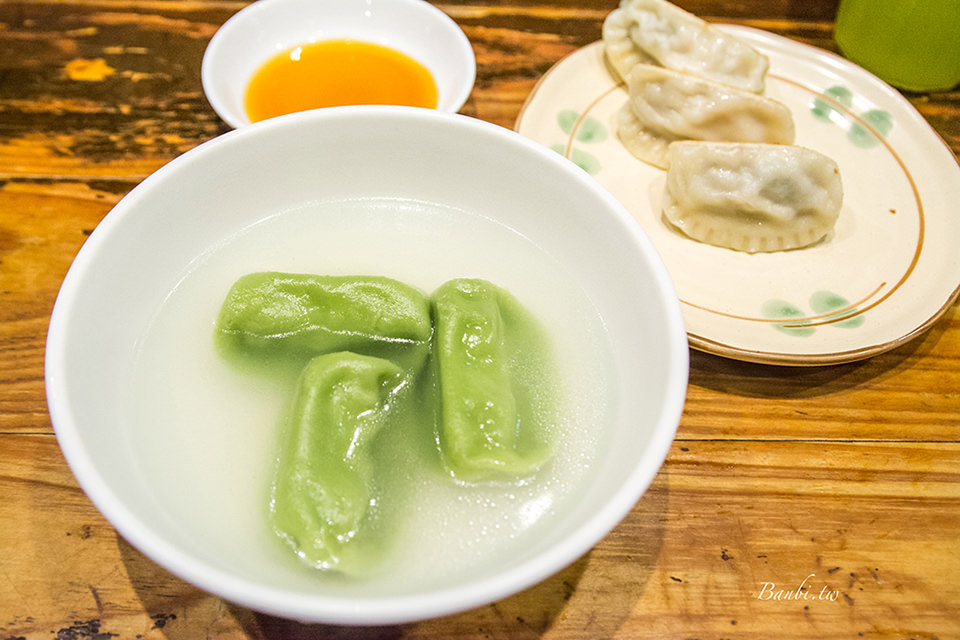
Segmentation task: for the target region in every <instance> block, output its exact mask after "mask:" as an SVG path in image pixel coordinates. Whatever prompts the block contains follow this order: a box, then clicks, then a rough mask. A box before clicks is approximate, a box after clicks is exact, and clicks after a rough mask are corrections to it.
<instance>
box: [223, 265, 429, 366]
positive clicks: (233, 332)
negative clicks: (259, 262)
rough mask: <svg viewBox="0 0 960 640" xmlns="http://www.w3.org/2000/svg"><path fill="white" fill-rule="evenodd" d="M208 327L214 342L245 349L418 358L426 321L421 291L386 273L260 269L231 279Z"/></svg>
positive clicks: (426, 303) (426, 339)
mask: <svg viewBox="0 0 960 640" xmlns="http://www.w3.org/2000/svg"><path fill="white" fill-rule="evenodd" d="M216 332H217V339H218V342H219V343H220V345H221V347H227V348H232V349H233V350H234V351H240V352H245V353H260V354H267V355H276V354H281V355H289V354H298V355H306V356H309V355H316V354H320V353H330V352H333V351H342V350H349V351H355V352H361V353H365V354H368V355H377V356H381V355H383V356H385V357H387V356H391V355H394V354H396V353H398V352H401V351H409V350H410V349H409V348H410V347H414V348H415V349H414V350H416V351H418V352H421V353H422V354H423V355H424V356H425V355H426V350H427V348H428V345H429V341H430V336H431V332H432V325H431V322H430V302H429V299H428V298H427V296H426V295H424V294H423V293H422V292H421V291H419V290H417V289H415V288H414V287H411V286H409V285H406V284H404V283H402V282H398V281H396V280H392V279H390V278H384V277H377V276H316V275H303V274H291V273H279V272H261V273H251V274H248V275H245V276H243V277H241V278H240V279H238V280H237V281H236V283H234V285H233V287H232V288H231V289H230V291H229V293H228V294H227V297H226V299H225V300H224V302H223V305H222V306H221V308H220V314H219V317H218V318H217V327H216Z"/></svg>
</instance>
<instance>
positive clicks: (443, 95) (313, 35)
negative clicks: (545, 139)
mask: <svg viewBox="0 0 960 640" xmlns="http://www.w3.org/2000/svg"><path fill="white" fill-rule="evenodd" d="M339 38H349V39H354V40H362V41H365V42H372V43H374V44H379V45H382V46H385V47H390V48H392V49H394V50H397V51H400V52H402V53H405V54H407V55H408V56H410V57H412V58H413V59H414V60H417V61H418V62H420V63H421V64H422V65H424V66H425V67H426V68H427V69H428V70H429V71H430V72H431V74H432V75H433V78H434V81H435V82H436V83H437V94H438V95H437V109H438V110H440V111H451V112H455V111H458V110H459V109H460V107H462V106H463V103H464V102H466V100H467V98H468V97H469V95H470V91H471V90H472V89H473V83H474V80H475V79H476V60H475V58H474V54H473V47H472V46H471V45H470V41H469V40H468V39H467V37H466V35H464V33H463V31H462V30H461V29H460V27H459V26H457V23H456V22H454V21H453V20H452V19H451V18H450V17H449V16H448V15H447V14H445V13H443V12H442V11H441V10H440V9H438V8H436V7H435V6H433V5H432V4H430V3H429V2H427V1H426V0H259V1H258V2H254V3H253V4H251V5H248V6H247V7H245V8H244V9H241V10H240V11H239V12H237V13H236V14H235V15H233V16H232V17H230V19H228V20H227V21H226V22H225V23H223V25H222V26H221V27H220V28H219V29H218V30H217V32H216V33H215V34H214V35H213V38H211V39H210V43H209V44H208V45H207V49H206V52H205V53H204V56H203V64H202V67H201V79H202V82H203V90H204V92H205V93H206V96H207V100H208V101H209V102H210V105H211V106H212V107H213V109H214V110H215V111H216V112H217V114H218V115H219V116H220V117H221V118H222V119H223V120H224V121H225V122H226V123H227V124H229V125H230V126H232V127H234V128H237V127H242V126H245V125H248V124H250V119H249V118H248V117H247V114H246V111H245V109H244V95H245V92H246V88H247V84H248V83H249V81H250V78H251V77H252V76H253V74H254V73H255V72H256V71H257V70H258V69H259V68H260V66H261V65H262V64H263V63H264V62H266V61H267V60H269V59H270V58H272V57H273V56H274V55H276V54H278V53H280V52H282V51H286V50H287V49H290V48H292V47H295V46H297V45H300V44H307V43H313V42H318V41H322V40H330V39H339Z"/></svg>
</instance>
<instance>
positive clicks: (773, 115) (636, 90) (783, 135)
mask: <svg viewBox="0 0 960 640" xmlns="http://www.w3.org/2000/svg"><path fill="white" fill-rule="evenodd" d="M627 91H628V94H629V98H628V99H627V102H626V104H624V106H623V107H622V108H621V109H620V111H619V112H618V113H617V116H616V118H617V135H618V136H619V138H620V140H621V142H623V145H624V146H625V147H626V148H627V150H628V151H630V153H632V154H633V155H634V156H636V157H637V158H639V159H641V160H644V161H646V162H649V163H650V164H653V165H655V166H657V167H661V168H664V169H665V168H666V167H667V166H668V165H669V162H668V159H667V147H668V146H669V145H670V143H672V142H676V141H680V140H706V141H715V142H763V143H768V144H792V143H793V141H794V137H795V135H796V130H795V127H794V123H793V114H792V113H791V112H790V109H789V108H788V107H787V106H786V105H785V104H783V103H781V102H779V101H777V100H773V99H772V98H766V97H763V96H759V95H757V94H755V93H751V92H749V91H743V90H741V89H736V88H734V87H730V86H727V85H724V84H721V83H719V82H713V81H710V80H706V79H704V78H699V77H697V76H693V75H690V74H687V73H680V72H677V71H670V70H669V69H663V68H661V67H654V66H651V65H646V64H639V65H636V66H635V67H634V68H633V70H631V71H630V74H629V75H628V76H627Z"/></svg>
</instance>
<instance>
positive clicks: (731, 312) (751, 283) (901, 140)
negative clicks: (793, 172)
mask: <svg viewBox="0 0 960 640" xmlns="http://www.w3.org/2000/svg"><path fill="white" fill-rule="evenodd" d="M722 28H724V29H725V30H727V31H729V32H730V33H733V34H736V35H737V36H739V37H741V38H743V39H744V40H746V41H747V42H749V43H750V44H752V45H753V46H754V47H756V48H757V49H759V50H761V51H763V52H764V53H765V54H767V56H769V58H770V72H769V74H768V75H767V87H766V92H765V93H766V95H767V96H769V97H771V98H774V99H777V100H780V101H781V102H783V103H785V104H787V105H788V106H789V107H790V109H791V110H792V112H793V115H794V120H795V124H796V129H797V139H796V144H798V145H802V146H805V147H809V148H812V149H816V150H818V151H820V152H822V153H824V154H826V155H828V156H830V157H832V158H833V159H835V160H836V161H837V163H838V164H839V166H840V173H841V177H842V180H843V185H844V204H843V209H842V211H841V213H840V218H839V220H838V222H837V225H836V227H835V228H834V230H833V232H832V233H831V234H830V235H829V236H828V237H827V238H825V239H824V240H823V241H821V242H820V243H818V244H816V245H814V246H811V247H808V248H805V249H800V250H795V251H784V252H777V253H768V254H752V255H751V254H746V253H741V252H737V251H733V250H729V249H723V248H719V247H714V246H711V245H707V244H702V243H700V242H697V241H694V240H691V239H689V238H687V237H685V236H683V235H682V234H680V233H679V232H678V231H675V230H673V229H672V228H670V227H668V226H667V225H666V224H665V223H664V222H663V220H662V219H661V214H660V201H661V193H662V191H663V188H664V183H665V173H664V172H663V171H662V170H660V169H657V168H655V167H653V166H651V165H648V164H645V163H644V162H642V161H640V160H638V159H636V158H635V157H634V156H632V155H631V154H630V153H629V152H627V150H626V149H625V148H624V147H623V146H622V145H621V144H620V141H619V139H618V138H617V135H616V130H615V125H614V116H615V113H616V111H617V110H618V109H619V108H620V107H621V106H622V105H623V103H624V102H625V101H626V99H627V93H626V89H625V88H624V86H623V85H621V84H619V83H618V81H617V80H616V79H615V78H614V76H613V75H612V73H611V71H610V70H608V68H607V66H606V63H605V60H604V55H603V44H602V42H595V43H593V44H591V45H588V46H587V47H584V48H583V49H579V50H578V51H576V52H574V53H573V54H571V55H570V56H568V57H566V58H564V59H563V60H561V61H560V62H559V63H557V64H556V65H555V66H554V67H553V68H552V69H550V70H549V71H548V72H547V73H546V74H545V75H544V77H543V78H541V80H540V82H539V83H538V84H537V86H536V87H535V88H534V90H533V92H532V93H531V95H530V97H529V98H528V99H527V102H526V104H525V105H524V107H523V109H522V111H521V113H520V117H519V118H518V120H517V124H516V130H517V131H518V132H520V133H521V134H523V135H525V136H527V137H529V138H532V139H534V140H537V141H538V142H540V143H542V144H544V145H547V146H550V147H552V148H554V149H555V150H557V151H558V152H560V153H562V154H564V155H565V156H566V157H568V158H569V159H570V160H572V161H573V162H575V163H576V164H578V165H579V166H580V167H582V168H583V169H585V170H586V171H588V172H589V173H591V174H592V175H593V176H594V177H595V178H596V179H597V180H598V181H600V182H601V183H602V184H603V185H604V186H605V187H606V188H607V189H609V190H610V191H611V192H612V193H613V195H614V196H616V197H617V198H618V199H619V200H620V201H621V202H622V203H623V204H624V205H625V206H626V207H627V208H628V209H629V210H630V212H631V213H632V214H633V216H634V218H635V219H636V220H637V222H638V223H639V224H640V225H642V227H643V228H644V230H645V231H646V232H647V234H648V235H649V236H650V238H651V239H652V240H653V242H654V244H655V245H656V247H657V249H658V250H659V251H660V254H661V255H662V256H663V259H664V261H665V262H666V264H667V268H668V269H669V271H670V274H671V276H672V277H673V279H674V282H675V284H676V287H677V292H678V294H679V297H680V300H681V302H682V306H683V311H684V321H685V322H686V328H687V332H688V335H689V338H690V343H691V345H692V346H693V347H695V348H697V349H700V350H703V351H708V352H711V353H716V354H719V355H723V356H727V357H731V358H736V359H740V360H747V361H752V362H763V363H770V364H784V365H819V364H835V363H841V362H849V361H854V360H859V359H862V358H866V357H869V356H873V355H876V354H878V353H882V352H884V351H887V350H889V349H892V348H894V347H897V346H899V345H901V344H903V343H904V342H906V341H908V340H910V339H912V338H914V337H916V336H917V335H919V334H920V333H922V332H923V331H924V330H926V329H927V328H929V327H930V326H931V325H932V324H933V323H934V322H935V321H936V320H937V319H938V318H939V317H940V316H941V315H942V314H943V313H944V312H945V311H946V310H947V308H948V307H949V306H950V304H951V303H952V302H953V300H954V299H955V298H956V296H957V293H958V284H960V244H958V241H960V215H957V205H956V203H957V202H958V201H960V166H958V165H957V161H956V159H955V158H954V156H953V153H952V152H951V151H950V149H949V148H948V147H947V146H946V145H945V144H944V143H943V141H942V140H941V139H940V138H939V137H938V135H937V134H936V133H935V132H934V131H933V129H931V128H930V126H929V125H928V124H927V123H926V121H925V120H924V119H923V117H922V116H921V115H920V114H919V113H918V112H917V111H916V110H915V109H914V108H913V106H912V105H911V104H910V103H909V102H908V101H907V100H906V99H904V98H903V97H902V96H901V95H900V94H899V93H898V92H897V91H895V90H894V89H892V88H890V87H889V86H888V85H886V84H884V83H883V82H881V81H880V80H878V79H877V78H876V77H874V76H873V75H871V74H869V73H868V72H866V71H864V70H863V69H861V68H860V67H857V66H855V65H853V64H851V63H850V62H848V61H846V60H844V59H843V58H840V57H839V56H836V55H834V54H832V53H829V52H826V51H823V50H821V49H816V48H814V47H811V46H808V45H804V44H801V43H798V42H794V41H792V40H788V39H786V38H783V37H780V36H776V35H774V34H771V33H767V32H764V31H759V30H756V29H752V28H749V27H741V26H732V25H724V26H723V27H722Z"/></svg>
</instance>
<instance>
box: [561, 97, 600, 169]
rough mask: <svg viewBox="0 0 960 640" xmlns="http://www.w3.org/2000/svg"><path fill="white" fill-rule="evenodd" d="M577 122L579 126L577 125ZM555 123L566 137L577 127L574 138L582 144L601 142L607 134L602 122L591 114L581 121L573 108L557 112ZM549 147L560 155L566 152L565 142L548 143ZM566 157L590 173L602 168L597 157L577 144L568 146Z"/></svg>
mask: <svg viewBox="0 0 960 640" xmlns="http://www.w3.org/2000/svg"><path fill="white" fill-rule="evenodd" d="M578 122H579V126H577V124H578ZM557 125H558V126H559V127H560V130H561V131H562V132H563V133H565V134H567V136H568V137H569V136H570V134H571V133H573V129H574V127H577V132H576V135H575V136H574V140H575V141H576V142H579V143H582V144H593V143H598V142H603V141H604V140H606V139H607V137H608V136H609V133H608V131H607V128H606V127H605V126H604V125H603V123H601V122H600V121H599V120H597V119H596V118H593V117H591V116H587V117H585V118H583V120H582V121H581V120H580V114H579V113H578V112H577V111H574V110H573V109H563V110H561V111H560V112H559V113H557ZM550 148H551V149H553V150H554V151H556V152H557V153H560V154H561V155H566V154H567V143H566V142H563V143H558V144H553V145H550ZM568 157H569V159H570V160H571V161H573V163H574V164H576V165H577V166H579V167H580V168H581V169H583V170H584V171H586V172H587V173H589V174H590V175H596V174H597V173H599V171H600V169H601V168H602V165H601V164H600V160H599V158H597V157H596V156H595V155H593V154H592V153H590V152H588V151H584V150H583V149H582V148H580V147H578V146H571V147H570V151H569V156H568Z"/></svg>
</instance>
